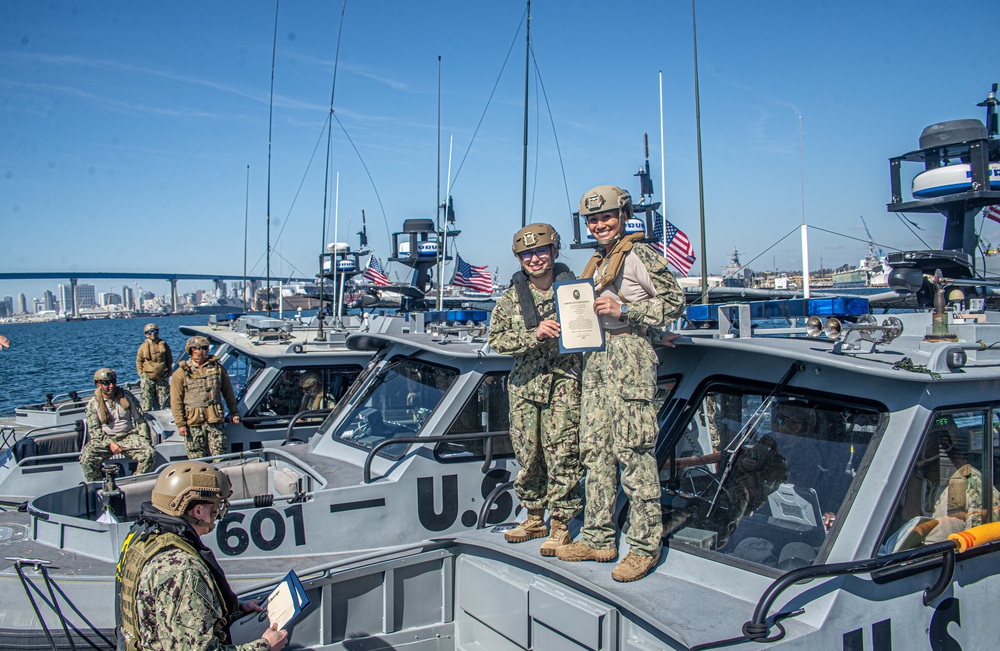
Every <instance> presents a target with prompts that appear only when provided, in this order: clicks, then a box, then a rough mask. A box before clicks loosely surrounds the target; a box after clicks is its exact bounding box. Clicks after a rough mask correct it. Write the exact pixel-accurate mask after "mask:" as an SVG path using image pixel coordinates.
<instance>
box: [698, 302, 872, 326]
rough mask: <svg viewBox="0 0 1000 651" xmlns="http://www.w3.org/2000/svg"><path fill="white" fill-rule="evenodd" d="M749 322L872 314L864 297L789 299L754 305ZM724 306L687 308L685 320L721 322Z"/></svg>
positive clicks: (700, 305) (751, 308)
mask: <svg viewBox="0 0 1000 651" xmlns="http://www.w3.org/2000/svg"><path fill="white" fill-rule="evenodd" d="M747 305H749V306H750V319H751V320H753V321H760V320H764V319H804V318H806V317H809V316H823V317H831V316H835V317H859V316H862V315H865V314H868V313H869V308H868V299H867V298H861V297H854V296H852V297H849V298H848V297H844V296H838V297H831V298H789V299H785V300H779V301H753V302H748V303H747ZM720 307H725V306H724V305H703V304H698V305H688V306H687V309H686V313H685V317H684V318H685V319H687V320H688V321H690V322H693V323H704V322H713V321H718V320H719V308H720Z"/></svg>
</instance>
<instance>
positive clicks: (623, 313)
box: [618, 303, 628, 321]
mask: <svg viewBox="0 0 1000 651" xmlns="http://www.w3.org/2000/svg"><path fill="white" fill-rule="evenodd" d="M618 310H619V313H618V320H619V321H627V320H628V305H625V304H624V303H622V304H621V306H620V307H619V308H618Z"/></svg>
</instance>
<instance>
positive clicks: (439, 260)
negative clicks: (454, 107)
mask: <svg viewBox="0 0 1000 651" xmlns="http://www.w3.org/2000/svg"><path fill="white" fill-rule="evenodd" d="M437 109H438V115H437V117H438V121H437V191H436V196H437V201H436V203H435V206H434V210H435V215H436V216H437V236H438V247H437V270H436V272H435V273H436V274H437V278H436V280H437V283H436V284H437V301H436V302H435V304H436V305H437V308H436V309H438V310H440V309H441V303H442V301H443V300H444V299H443V295H442V293H441V292H442V287H441V273H442V269H441V267H442V265H443V264H444V260H443V259H442V254H441V239H442V238H441V55H440V54H439V55H438V105H437ZM448 174H451V172H450V171H449V172H448ZM420 291H424V288H423V287H421V288H420Z"/></svg>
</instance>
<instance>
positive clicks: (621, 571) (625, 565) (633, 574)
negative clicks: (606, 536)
mask: <svg viewBox="0 0 1000 651" xmlns="http://www.w3.org/2000/svg"><path fill="white" fill-rule="evenodd" d="M659 560H660V553H659V552H657V553H656V556H640V555H639V554H633V553H632V552H629V553H628V554H626V555H625V558H623V559H622V562H621V563H619V564H618V566H617V567H615V569H613V570H612V571H611V578H612V579H614V580H615V581H618V582H620V583H629V582H631V581H638V580H639V579H641V578H642V577H644V576H646V575H647V574H649V573H650V572H651V571H652V569H653V568H654V567H656V563H657V562H659Z"/></svg>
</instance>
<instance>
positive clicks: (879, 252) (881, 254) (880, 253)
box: [861, 215, 885, 260]
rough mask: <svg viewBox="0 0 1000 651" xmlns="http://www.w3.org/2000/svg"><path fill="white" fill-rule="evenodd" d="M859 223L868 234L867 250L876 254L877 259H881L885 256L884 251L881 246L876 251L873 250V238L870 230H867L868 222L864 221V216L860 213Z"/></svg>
mask: <svg viewBox="0 0 1000 651" xmlns="http://www.w3.org/2000/svg"><path fill="white" fill-rule="evenodd" d="M861 224H862V225H863V226H864V227H865V234H867V235H868V248H869V250H870V251H871V252H872V253H874V254H875V255H876V256H878V259H879V260H881V259H883V258H884V257H885V252H884V251H883V250H882V248H881V247H879V249H878V250H877V251H876V250H875V238H873V237H872V232H871V231H870V230H868V222H866V221H865V216H864V215H861Z"/></svg>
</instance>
